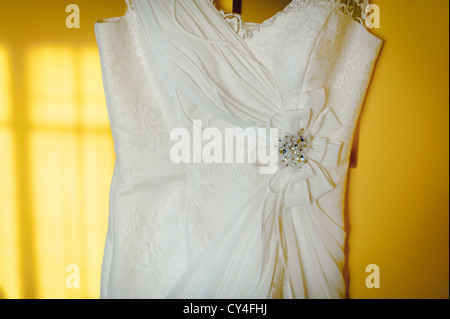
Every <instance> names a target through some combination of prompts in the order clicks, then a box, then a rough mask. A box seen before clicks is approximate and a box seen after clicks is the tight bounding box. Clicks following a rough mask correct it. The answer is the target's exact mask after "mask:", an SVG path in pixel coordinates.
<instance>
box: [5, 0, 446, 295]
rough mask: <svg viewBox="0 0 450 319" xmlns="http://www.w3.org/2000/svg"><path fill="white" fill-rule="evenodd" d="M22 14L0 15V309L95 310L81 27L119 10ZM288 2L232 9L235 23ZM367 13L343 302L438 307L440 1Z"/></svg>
mask: <svg viewBox="0 0 450 319" xmlns="http://www.w3.org/2000/svg"><path fill="white" fill-rule="evenodd" d="M21 2H22V4H19V3H17V2H16V1H3V0H1V2H0V155H1V156H0V298H98V296H99V280H100V266H101V258H102V253H103V241H104V236H105V231H106V223H107V214H108V196H109V194H108V191H109V181H110V178H111V175H112V167H113V162H114V154H113V149H112V140H111V134H110V130H109V125H108V119H107V113H106V106H105V102H104V96H103V87H102V82H101V73H100V65H99V60H98V54H97V47H96V43H95V38H94V32H93V23H94V22H95V21H96V20H97V19H99V18H104V17H113V16H121V15H123V13H124V9H125V6H124V0H96V1H92V0H76V1H70V0H67V1H65V0H28V1H21ZM288 2H289V1H287V0H277V1H273V0H243V15H244V17H245V19H246V20H247V21H254V22H259V21H261V20H264V19H265V18H267V17H270V16H271V15H272V14H273V13H274V12H276V11H278V10H280V9H282V8H283V7H284V6H285V5H286V4H287V3H288ZM373 2H374V3H376V4H378V5H379V6H380V9H381V28H380V29H377V30H373V32H374V33H375V34H377V35H378V36H379V37H381V38H382V39H383V40H384V41H385V44H384V47H383V51H382V53H381V55H380V59H379V61H378V64H377V67H376V72H375V74H374V78H373V81H372V84H371V87H370V90H369V94H368V97H367V100H366V103H365V106H364V112H363V115H362V118H361V126H360V130H359V134H358V138H357V142H358V143H357V144H356V147H355V152H354V160H353V168H352V169H351V172H350V180H349V192H348V200H347V204H348V206H347V207H348V208H347V212H346V215H347V221H348V229H347V230H348V231H349V240H348V256H349V258H348V261H349V262H348V267H347V268H348V273H349V278H350V282H349V283H350V286H349V297H350V298H448V271H449V266H448V251H449V247H448V222H449V221H448V213H449V207H448V191H449V189H448V175H449V172H448V164H449V159H448V145H449V141H448V128H449V125H448V116H449V114H448V84H449V83H448V58H449V53H448V36H449V35H448V21H449V18H448V9H449V8H448V6H449V2H448V1H447V0H436V1H427V2H425V1H420V0H378V1H373ZM70 3H77V4H78V5H79V6H80V9H81V18H82V19H81V28H80V29H71V30H69V29H67V28H66V27H65V19H66V16H67V13H65V7H66V5H68V4H70ZM220 4H221V6H223V7H224V8H225V9H228V8H230V0H220ZM102 181H103V182H102ZM69 264H77V265H79V267H80V279H81V282H80V288H79V289H68V288H67V287H66V277H67V275H68V273H66V271H65V270H66V269H65V268H66V266H67V265H69ZM368 264H377V265H379V267H380V270H381V288H380V289H372V290H370V289H368V288H366V286H365V280H366V276H367V275H368V274H366V273H365V268H366V266H367V265H368Z"/></svg>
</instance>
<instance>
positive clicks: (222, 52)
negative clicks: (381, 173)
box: [95, 0, 381, 298]
mask: <svg viewBox="0 0 450 319" xmlns="http://www.w3.org/2000/svg"><path fill="white" fill-rule="evenodd" d="M95 30H96V37H97V40H98V45H99V52H100V57H101V63H102V71H103V80H104V87H105V93H106V98H107V104H108V111H109V116H110V122H111V128H112V133H113V137H114V143H115V144H114V145H115V151H116V155H117V161H116V168H115V172H114V178H113V183H112V187H111V196H110V219H109V228H108V234H107V239H106V247H105V255H104V262H103V268H102V291H101V295H102V298H342V297H344V296H345V288H346V287H345V282H344V279H343V275H342V270H343V266H344V261H345V256H344V252H343V247H344V243H345V231H344V216H343V209H344V197H345V187H346V185H345V183H346V175H347V169H348V164H349V158H350V151H351V145H352V139H353V134H354V129H355V126H356V122H357V119H358V116H359V113H360V110H361V105H362V102H363V98H364V95H365V92H366V90H367V87H368V84H369V80H370V77H371V74H372V70H373V67H374V63H375V60H376V58H377V55H378V52H379V50H380V47H381V41H380V40H379V39H377V38H376V37H374V36H373V35H371V34H370V33H369V32H368V31H367V30H366V29H365V28H364V27H363V26H362V25H361V24H359V23H357V22H355V21H354V20H352V19H351V18H349V17H348V16H347V15H345V14H344V13H342V12H341V11H340V10H339V7H338V6H337V4H336V1H326V0H315V1H308V0H294V1H292V2H291V4H290V5H289V6H288V7H286V9H284V10H283V11H282V12H279V13H278V14H276V15H275V16H274V17H273V18H271V19H269V20H267V21H266V22H264V23H262V24H258V25H255V24H246V23H244V24H243V26H242V30H238V32H236V30H235V29H233V28H232V27H231V26H230V24H228V22H227V21H226V19H224V17H223V16H222V15H221V14H220V13H219V12H218V11H217V10H216V8H215V7H214V6H213V5H212V4H211V3H210V2H209V1H208V0H135V1H133V4H132V5H130V6H129V9H128V11H127V13H126V15H125V16H124V17H122V18H115V19H106V20H101V21H99V22H98V23H97V24H96V26H95ZM194 120H202V124H203V126H204V127H215V128H219V129H221V130H222V132H224V130H225V129H226V128H232V127H242V128H246V127H266V126H272V127H276V128H278V129H279V130H280V132H281V133H283V134H285V133H291V132H296V131H298V130H299V129H302V128H303V129H307V130H308V131H309V132H311V134H312V135H313V136H314V138H315V139H314V142H313V148H312V150H311V152H310V154H309V161H308V164H307V165H306V166H305V169H303V170H302V171H297V172H293V171H292V170H290V169H289V168H285V169H280V170H278V172H277V173H276V174H274V175H269V176H267V175H261V174H259V170H258V166H257V165H255V164H250V163H249V164H180V165H176V164H174V163H173V162H172V161H171V160H170V156H169V154H170V147H171V145H172V144H173V142H171V141H170V138H169V136H170V132H171V130H172V129H174V128H178V127H185V128H188V129H190V130H192V122H193V121H194Z"/></svg>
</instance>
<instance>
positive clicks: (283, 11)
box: [207, 0, 298, 27]
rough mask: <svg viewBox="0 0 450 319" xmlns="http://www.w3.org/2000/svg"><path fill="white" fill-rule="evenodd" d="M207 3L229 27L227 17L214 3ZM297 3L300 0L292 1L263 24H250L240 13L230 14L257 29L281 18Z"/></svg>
mask: <svg viewBox="0 0 450 319" xmlns="http://www.w3.org/2000/svg"><path fill="white" fill-rule="evenodd" d="M207 1H208V2H209V3H210V4H211V7H212V8H213V9H214V11H215V12H216V13H217V14H218V15H219V16H220V17H221V18H222V20H223V21H224V22H226V23H227V24H228V25H229V23H228V21H226V19H225V17H224V16H223V15H222V14H221V13H220V11H219V10H218V9H217V7H216V6H215V5H214V4H213V3H212V1H210V0H207ZM297 1H298V0H291V1H290V2H289V3H288V4H287V5H286V7H285V8H284V9H282V10H280V11H277V12H275V13H274V14H273V15H272V16H271V17H269V18H267V19H266V20H264V21H262V22H248V21H245V20H243V19H242V14H239V13H230V14H231V15H233V16H238V17H239V19H240V21H241V23H242V24H249V25H253V26H256V27H261V26H263V25H265V24H267V23H268V22H269V21H272V20H273V19H274V18H276V17H277V16H279V15H281V14H283V13H285V12H286V11H287V10H288V9H289V8H290V7H291V6H292V4H293V3H294V2H297Z"/></svg>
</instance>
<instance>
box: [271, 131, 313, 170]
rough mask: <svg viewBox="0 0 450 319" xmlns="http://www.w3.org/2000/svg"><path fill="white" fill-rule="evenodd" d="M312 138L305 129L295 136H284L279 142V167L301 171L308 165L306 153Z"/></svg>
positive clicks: (310, 145)
mask: <svg viewBox="0 0 450 319" xmlns="http://www.w3.org/2000/svg"><path fill="white" fill-rule="evenodd" d="M313 139H314V138H313V137H312V136H311V135H309V134H308V133H307V132H306V131H305V129H301V130H300V131H298V132H297V133H296V134H290V135H286V136H285V138H284V140H279V142H280V145H281V147H280V166H281V167H292V168H295V169H299V170H302V169H303V167H304V166H305V165H306V164H307V163H308V156H307V154H308V152H309V151H310V150H311V147H312V141H313Z"/></svg>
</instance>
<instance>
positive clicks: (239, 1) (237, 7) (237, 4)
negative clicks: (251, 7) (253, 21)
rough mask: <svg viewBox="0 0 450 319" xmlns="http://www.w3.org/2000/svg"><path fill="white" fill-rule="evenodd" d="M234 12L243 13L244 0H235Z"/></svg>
mask: <svg viewBox="0 0 450 319" xmlns="http://www.w3.org/2000/svg"><path fill="white" fill-rule="evenodd" d="M233 13H237V14H241V13H242V0H233Z"/></svg>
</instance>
